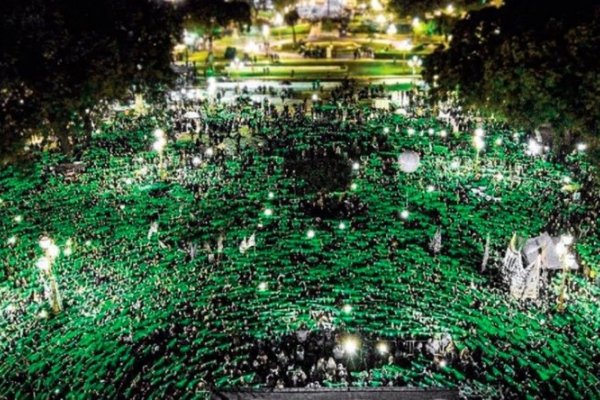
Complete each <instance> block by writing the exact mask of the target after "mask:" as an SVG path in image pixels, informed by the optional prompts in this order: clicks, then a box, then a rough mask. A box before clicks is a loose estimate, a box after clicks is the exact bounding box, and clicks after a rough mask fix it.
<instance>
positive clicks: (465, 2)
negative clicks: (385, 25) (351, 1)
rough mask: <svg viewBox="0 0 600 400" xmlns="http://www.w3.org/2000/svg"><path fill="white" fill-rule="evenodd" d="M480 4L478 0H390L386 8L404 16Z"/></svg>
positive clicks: (421, 14)
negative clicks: (449, 7)
mask: <svg viewBox="0 0 600 400" xmlns="http://www.w3.org/2000/svg"><path fill="white" fill-rule="evenodd" d="M478 3H479V4H480V3H481V2H480V1H478V0H454V1H448V0H420V1H414V0H390V1H389V3H388V8H389V9H390V10H391V11H393V12H394V13H396V14H398V15H399V16H400V17H406V16H423V15H425V14H426V13H434V12H435V11H436V10H444V11H446V10H447V9H448V6H450V5H452V7H453V8H457V7H458V8H463V7H468V6H472V5H475V4H478Z"/></svg>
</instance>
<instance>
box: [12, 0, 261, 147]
mask: <svg viewBox="0 0 600 400" xmlns="http://www.w3.org/2000/svg"><path fill="white" fill-rule="evenodd" d="M0 15H2V19H3V21H2V24H0V37H1V38H2V40H0V54H2V57H0V94H1V100H0V155H2V156H4V155H7V154H12V155H14V154H16V152H17V151H18V150H19V149H22V148H23V146H24V144H25V143H27V141H29V140H31V139H32V138H37V137H39V138H42V140H45V141H48V140H50V139H56V140H57V142H58V143H59V145H60V147H61V149H62V150H63V151H64V152H65V153H70V152H71V151H72V149H73V147H74V145H76V144H77V143H78V142H80V141H85V140H87V139H88V138H89V135H90V133H91V126H92V121H93V119H94V118H95V117H96V116H99V115H100V114H101V113H102V111H103V110H104V108H105V107H107V106H108V105H109V103H110V102H112V101H115V100H120V99H123V98H125V97H131V95H132V93H133V92H145V93H148V92H149V91H152V90H156V89H157V88H158V89H160V88H164V87H165V86H168V85H170V84H171V83H173V81H174V79H175V75H174V73H173V71H172V69H171V61H172V60H171V52H172V49H173V46H174V45H175V43H177V42H178V41H179V40H180V39H181V33H182V23H183V22H184V20H185V19H188V20H196V21H199V22H201V23H202V24H203V25H204V26H209V27H212V26H218V25H227V24H229V23H231V22H238V23H240V24H242V23H248V24H249V23H250V11H249V6H248V4H247V3H245V2H226V1H224V0H186V1H184V2H178V3H172V2H167V1H164V0H94V1H92V2H87V1H85V2H82V1H75V0H2V1H0Z"/></svg>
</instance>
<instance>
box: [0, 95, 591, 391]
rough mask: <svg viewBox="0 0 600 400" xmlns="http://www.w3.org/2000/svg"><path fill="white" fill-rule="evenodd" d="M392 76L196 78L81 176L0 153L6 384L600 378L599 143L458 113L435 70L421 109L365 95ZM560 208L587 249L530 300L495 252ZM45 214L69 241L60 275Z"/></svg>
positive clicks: (581, 386) (131, 386)
mask: <svg viewBox="0 0 600 400" xmlns="http://www.w3.org/2000/svg"><path fill="white" fill-rule="evenodd" d="M290 95H292V96H293V95H295V94H293V93H291V94H290ZM382 95H386V93H385V88H384V87H370V88H364V87H361V86H359V85H352V84H351V83H347V84H345V85H343V86H342V87H341V88H339V89H336V90H335V91H334V92H332V93H321V96H319V99H318V100H316V101H315V100H303V101H300V102H297V103H294V104H292V105H283V106H281V107H275V106H274V105H273V104H272V103H270V102H269V100H268V99H265V100H264V101H263V102H261V103H259V104H252V103H248V102H243V101H239V102H233V103H226V104H225V103H219V102H218V101H217V102H215V101H214V99H209V100H202V99H200V98H194V99H187V98H185V97H184V98H182V99H179V100H177V101H174V102H172V103H170V104H169V105H168V106H167V107H164V108H160V109H156V110H151V111H150V113H149V114H148V115H145V116H143V117H140V116H135V115H113V116H112V117H111V118H110V119H107V120H106V121H105V123H104V125H103V126H102V127H101V128H100V129H99V131H98V133H96V134H95V135H94V137H93V140H92V143H91V144H90V145H89V148H87V149H86V150H85V151H84V152H83V153H82V156H81V157H80V159H79V160H78V161H80V162H81V163H82V165H84V166H85V167H84V168H82V169H79V170H78V172H77V173H76V175H75V177H74V178H73V177H70V178H69V179H68V180H67V179H66V178H65V176H64V175H63V174H62V173H61V172H60V171H61V168H58V167H59V166H60V165H62V164H63V163H64V159H63V157H62V156H60V155H57V154H54V153H52V152H49V153H48V152H42V153H40V154H39V155H38V161H36V162H35V163H34V164H33V165H31V166H29V167H27V168H25V167H22V166H10V167H7V168H5V169H3V170H2V171H0V189H1V191H0V199H1V203H0V209H1V210H2V217H1V219H0V238H2V240H3V244H2V245H1V246H0V258H2V259H3V260H6V262H5V267H4V269H3V271H2V272H0V291H1V293H2V296H0V313H2V316H3V318H2V319H0V339H1V340H0V352H1V353H2V354H3V359H2V360H0V373H1V375H2V376H3V379H2V380H0V397H2V396H5V397H13V398H18V397H21V396H27V395H28V394H32V393H48V394H49V395H48V397H64V396H66V395H67V394H68V393H69V394H73V393H78V394H80V395H81V396H88V397H115V396H117V395H119V396H124V397H131V396H133V395H134V394H135V395H137V396H140V397H148V396H155V397H166V396H177V395H184V394H186V393H188V394H189V393H192V392H196V393H201V392H203V391H207V390H210V389H212V388H225V387H240V386H243V387H248V386H250V387H319V386H328V387H332V386H347V385H352V386H366V385H368V386H382V385H400V386H403V385H411V386H419V387H430V386H437V387H457V388H459V389H460V390H461V391H462V393H463V394H464V395H465V396H471V395H472V396H482V397H485V398H503V397H504V398H517V397H521V396H530V397H541V398H573V399H577V398H581V399H584V398H591V397H594V396H599V395H600V386H599V383H600V381H599V379H598V376H597V373H596V372H597V371H596V370H597V365H598V362H600V349H599V348H598V346H597V343H598V342H599V338H598V332H599V327H600V319H599V316H600V309H599V308H598V297H599V296H600V287H599V285H598V278H597V275H596V274H597V268H598V263H599V262H600V255H599V254H598V251H597V249H598V245H599V244H600V243H599V240H598V237H599V236H600V228H599V227H598V225H597V217H598V210H599V207H598V200H597V199H598V197H597V195H596V193H597V187H595V186H594V180H593V174H594V173H595V172H594V170H593V168H592V167H591V166H590V165H589V163H587V161H586V160H585V155H584V154H582V153H577V152H574V153H573V154H571V155H569V156H568V159H567V160H565V161H563V162H559V161H558V160H556V159H555V158H554V157H553V156H552V154H551V152H547V153H545V154H544V153H542V154H536V155H531V154H527V143H528V139H529V135H527V134H525V133H520V132H515V131H513V130H511V129H509V128H508V127H507V126H505V125H503V124H499V123H496V122H494V121H489V120H482V119H480V118H478V117H477V116H476V115H469V114H464V113H460V112H459V111H458V110H456V109H454V108H451V109H444V110H443V114H444V115H443V116H440V115H439V113H438V110H436V112H435V113H434V112H433V110H431V109H429V108H427V106H426V103H425V102H424V99H423V98H422V97H421V95H419V94H416V93H415V94H413V95H411V105H410V106H409V107H407V108H406V110H404V111H405V112H404V113H403V114H402V115H400V114H396V113H394V112H392V111H387V110H376V109H373V108H372V107H370V106H368V105H367V104H366V103H365V102H364V101H363V100H366V99H369V98H370V97H373V96H382ZM189 113H194V114H193V115H194V117H193V118H192V119H189V118H187V117H185V115H186V114H187V115H188V116H189V115H192V114H189ZM158 128H160V129H162V130H163V131H164V136H165V137H163V136H162V135H163V134H162V133H157V129H158ZM478 129H479V130H480V132H479V135H480V136H482V137H483V139H482V140H483V141H484V142H485V147H484V148H478V149H476V148H474V146H473V132H474V131H475V130H478ZM158 140H164V141H165V142H164V144H165V145H164V146H154V144H155V142H157V141H158ZM161 143H162V142H161ZM406 152H412V153H416V154H418V160H417V161H416V163H417V165H416V166H417V169H416V171H415V172H405V170H404V168H403V166H402V164H401V163H400V162H399V156H400V155H402V154H404V153H406ZM319 155H321V156H322V157H320V156H319ZM329 158H331V159H332V160H333V159H334V160H335V168H333V167H330V166H328V164H327V163H324V162H320V160H322V159H325V160H326V159H329ZM290 160H292V161H293V162H290ZM315 160H316V161H318V162H316V161H315ZM413 161H415V160H414V158H413ZM344 166H345V167H344ZM413 167H414V165H413ZM338 177H340V179H337V178H338ZM342 178H343V179H342ZM544 231H549V232H551V233H552V234H557V235H560V234H566V233H570V234H572V235H573V236H575V238H576V242H575V245H574V246H575V249H576V251H577V253H578V254H579V258H580V260H581V265H582V266H583V269H582V270H581V271H578V272H577V273H573V274H571V275H570V276H569V279H568V282H567V293H568V299H567V301H566V308H565V310H564V311H562V312H560V311H558V310H557V307H556V301H557V294H556V289H557V288H558V287H559V286H560V285H561V282H562V281H563V278H564V277H563V275H562V274H561V273H557V274H554V275H553V276H551V277H550V279H551V282H550V284H549V288H550V289H549V290H548V291H546V292H544V293H542V295H541V297H540V298H539V299H538V300H536V301H534V302H530V303H519V302H517V301H515V300H514V299H511V297H510V295H509V293H508V290H507V288H506V287H504V286H503V285H502V283H501V281H500V279H499V278H498V276H497V268H495V267H494V265H495V266H497V265H498V263H499V262H501V258H502V255H503V253H504V250H505V249H506V247H507V246H508V242H509V240H510V238H511V237H512V236H513V234H514V233H515V232H518V233H519V234H520V235H522V236H525V237H532V236H536V235H538V234H540V233H542V232H544ZM438 232H439V234H438ZM44 237H48V238H51V240H52V241H53V242H54V243H56V245H57V246H58V248H59V249H60V255H59V256H57V257H56V259H55V261H54V264H53V265H52V268H51V270H50V271H49V272H48V270H47V265H46V264H44V266H45V268H46V269H45V270H44V274H43V275H42V274H40V272H39V270H38V269H39V268H36V260H37V259H38V258H39V257H41V256H42V255H43V253H42V250H41V249H40V245H39V242H41V238H44ZM433 238H437V239H436V240H437V241H438V244H437V246H434V247H432V246H431V242H432V239H433ZM487 238H489V243H490V245H489V248H487V249H486V247H487V246H486V241H487ZM67 249H68V251H67ZM486 252H487V253H489V259H490V261H489V264H490V266H489V267H488V268H487V269H486V272H484V273H482V272H481V263H482V259H483V258H484V256H485V253H486ZM53 260H54V259H53ZM49 274H52V275H53V276H54V277H55V278H56V281H57V282H58V287H59V289H60V294H61V299H62V303H63V309H62V311H61V312H60V313H53V312H52V310H51V309H50V308H49V307H48V295H49V294H48V293H47V292H45V291H44V284H45V282H44V279H46V277H47V276H49Z"/></svg>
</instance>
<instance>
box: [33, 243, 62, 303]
mask: <svg viewBox="0 0 600 400" xmlns="http://www.w3.org/2000/svg"><path fill="white" fill-rule="evenodd" d="M39 245H40V247H41V248H42V249H43V250H44V256H43V257H41V258H40V259H38V261H37V263H36V266H37V268H38V269H39V270H40V274H41V280H42V282H43V283H44V294H45V296H46V298H47V300H48V303H49V305H50V308H52V312H53V313H54V314H58V313H59V312H61V311H62V302H61V298H60V291H59V289H58V283H57V282H56V277H55V276H54V273H53V272H52V265H53V264H54V262H55V260H56V258H57V257H58V255H59V254H60V249H59V248H58V246H57V245H56V244H54V242H53V241H52V239H50V238H48V237H44V238H42V239H41V240H40V242H39Z"/></svg>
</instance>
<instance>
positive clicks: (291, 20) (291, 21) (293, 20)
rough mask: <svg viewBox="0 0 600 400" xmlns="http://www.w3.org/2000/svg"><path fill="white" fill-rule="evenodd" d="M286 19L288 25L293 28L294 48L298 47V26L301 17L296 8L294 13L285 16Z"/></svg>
mask: <svg viewBox="0 0 600 400" xmlns="http://www.w3.org/2000/svg"><path fill="white" fill-rule="evenodd" d="M284 18H285V23H286V25H288V26H290V27H291V28H292V38H293V40H294V46H296V25H297V24H298V21H299V20H300V15H299V14H298V11H297V10H296V9H295V8H294V9H293V10H292V11H290V12H288V13H287V14H285V17H284Z"/></svg>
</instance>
